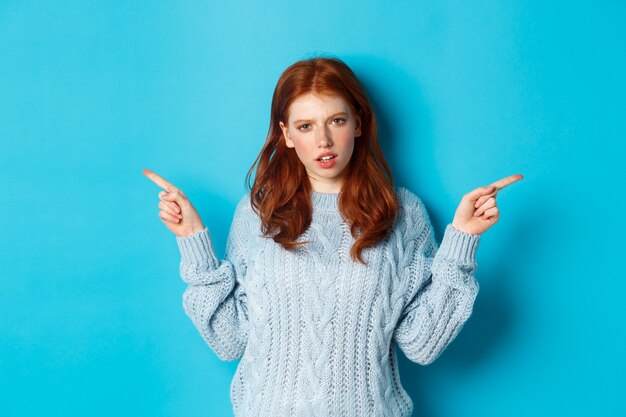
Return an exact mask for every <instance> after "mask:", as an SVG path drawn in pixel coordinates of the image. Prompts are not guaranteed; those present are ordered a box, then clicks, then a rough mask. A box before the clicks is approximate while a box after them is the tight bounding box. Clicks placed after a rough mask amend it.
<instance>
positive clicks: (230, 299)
mask: <svg viewBox="0 0 626 417" xmlns="http://www.w3.org/2000/svg"><path fill="white" fill-rule="evenodd" d="M246 203H248V204H249V199H248V197H247V196H246V197H244V198H243V199H242V200H241V201H240V202H239V203H238V205H237V207H236V209H235V214H234V217H233V222H232V224H231V227H230V231H229V234H228V240H227V244H226V255H225V259H223V260H219V259H217V257H216V255H215V249H214V247H213V241H212V239H211V235H210V233H209V230H208V229H207V228H204V229H203V230H201V231H198V232H196V233H195V234H193V235H191V236H186V237H178V236H177V237H176V241H177V243H178V247H179V249H180V254H181V262H180V275H181V278H182V279H183V281H185V282H186V283H187V288H186V289H185V292H184V294H183V308H184V310H185V313H186V314H187V316H189V318H190V319H191V321H192V322H193V324H194V326H195V327H196V328H197V329H198V331H199V332H200V335H201V336H202V338H203V339H204V341H205V342H206V343H207V344H208V345H209V347H211V349H212V350H213V351H214V352H215V354H216V355H217V356H218V357H219V358H220V359H222V360H225V361H232V360H235V359H238V358H240V357H241V356H242V355H243V351H244V349H245V347H246V341H247V338H248V312H247V306H246V293H245V288H244V285H243V282H242V281H243V278H244V276H245V274H246V257H245V255H246V238H247V236H248V234H247V228H246V226H247V221H248V220H247V218H246V215H245V213H244V204H246Z"/></svg>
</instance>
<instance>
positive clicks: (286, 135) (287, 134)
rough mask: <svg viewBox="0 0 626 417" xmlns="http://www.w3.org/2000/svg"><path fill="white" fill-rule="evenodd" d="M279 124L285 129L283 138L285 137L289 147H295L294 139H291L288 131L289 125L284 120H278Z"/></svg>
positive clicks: (281, 128)
mask: <svg viewBox="0 0 626 417" xmlns="http://www.w3.org/2000/svg"><path fill="white" fill-rule="evenodd" d="M278 125H279V126H280V130H282V131H283V138H284V139H285V145H287V147H288V148H293V147H294V146H295V145H294V144H293V141H292V140H291V139H289V133H288V132H287V126H285V124H284V123H283V122H282V121H281V122H278Z"/></svg>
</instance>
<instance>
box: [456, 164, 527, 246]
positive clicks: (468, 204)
mask: <svg viewBox="0 0 626 417" xmlns="http://www.w3.org/2000/svg"><path fill="white" fill-rule="evenodd" d="M522 178H524V177H523V176H522V175H521V174H515V175H511V176H510V177H506V178H502V179H501V180H498V181H496V182H494V183H492V184H491V185H488V186H487V187H478V188H476V189H475V190H473V191H470V192H469V193H467V194H465V195H464V196H463V198H462V199H461V204H459V207H458V208H457V209H456V213H454V220H453V221H452V226H454V227H455V228H456V229H458V230H460V231H462V232H465V233H469V234H473V235H479V234H481V233H484V232H485V231H487V229H489V228H490V227H491V226H493V225H494V224H496V222H497V221H498V220H499V219H500V211H499V210H498V206H497V205H496V195H497V194H498V191H500V190H501V189H503V188H504V187H506V186H507V185H510V184H513V183H514V182H516V181H519V180H521V179H522Z"/></svg>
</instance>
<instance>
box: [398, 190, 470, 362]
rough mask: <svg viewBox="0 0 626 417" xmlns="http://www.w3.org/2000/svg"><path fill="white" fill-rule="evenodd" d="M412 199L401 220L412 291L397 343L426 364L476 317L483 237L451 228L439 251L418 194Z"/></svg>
mask: <svg viewBox="0 0 626 417" xmlns="http://www.w3.org/2000/svg"><path fill="white" fill-rule="evenodd" d="M408 200H409V201H408V202H407V203H408V207H407V208H406V210H407V215H406V218H405V221H403V229H404V230H403V231H404V234H405V236H404V239H405V242H406V243H405V245H404V248H405V252H404V257H403V258H402V259H403V260H405V262H402V264H401V267H400V273H401V274H402V277H401V279H402V280H403V282H406V283H407V287H408V291H407V296H406V297H405V305H404V308H403V310H402V313H401V314H400V318H399V320H398V323H397V325H396V328H395V330H394V340H395V341H396V343H397V344H398V346H399V347H400V349H401V350H402V351H403V352H404V354H405V355H406V356H407V358H408V359H409V360H411V361H413V362H416V363H419V364H421V365H428V364H430V363H432V362H433V361H434V360H435V359H437V357H439V355H440V354H441V352H442V351H443V350H444V349H445V348H446V347H447V346H448V345H449V344H450V343H451V342H452V340H454V338H455V337H456V336H457V334H458V333H459V332H460V330H461V328H462V327H463V325H464V324H465V322H466V321H467V319H468V318H469V317H470V315H471V314H472V309H473V305H474V301H475V299H476V296H477V294H478V290H479V285H478V282H477V281H476V279H475V278H474V272H475V270H476V268H477V264H476V250H477V248H478V243H479V241H480V235H474V234H468V233H464V232H462V231H460V230H458V229H456V228H455V227H454V226H452V224H448V225H447V226H446V229H445V233H444V237H443V239H442V242H441V246H440V247H439V248H437V243H436V241H435V234H434V230H433V227H432V224H431V222H430V218H429V216H428V212H427V211H426V208H425V207H424V204H423V203H422V201H421V200H420V198H419V197H417V196H415V195H412V198H411V197H408Z"/></svg>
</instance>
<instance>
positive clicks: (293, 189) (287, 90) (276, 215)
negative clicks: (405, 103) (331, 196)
mask: <svg viewBox="0 0 626 417" xmlns="http://www.w3.org/2000/svg"><path fill="white" fill-rule="evenodd" d="M307 93H314V94H319V95H338V96H341V97H342V98H343V99H344V100H346V102H347V103H349V105H350V106H351V108H352V111H353V112H354V114H355V115H360V117H361V136H359V137H357V138H355V141H354V150H353V153H352V157H351V159H350V162H349V163H348V165H347V166H346V168H344V169H345V170H346V172H345V173H344V176H343V181H342V186H341V191H340V192H339V196H338V207H339V211H340V213H341V216H342V218H343V219H344V220H345V221H346V222H347V223H348V224H349V225H350V232H351V234H352V236H353V237H354V239H355V242H354V245H353V246H352V248H351V249H350V257H351V258H352V259H353V261H355V262H356V261H358V262H361V263H363V264H367V262H365V261H364V259H363V257H362V251H363V249H365V248H368V247H373V246H375V245H376V244H378V243H379V242H381V241H383V240H385V239H386V238H387V236H388V234H389V233H390V232H391V229H392V228H393V225H394V222H395V219H396V216H397V212H398V207H399V203H398V197H397V195H396V193H395V190H394V185H393V177H392V174H391V170H390V169H389V166H388V165H387V163H386V162H385V159H384V157H383V153H382V151H381V149H380V146H379V144H378V137H377V134H376V119H375V117H374V113H373V111H372V107H371V105H370V102H369V99H368V97H367V94H366V93H365V90H364V89H363V87H362V86H361V83H360V82H359V80H358V79H357V77H356V75H355V74H354V72H352V70H351V69H350V68H349V67H348V66H347V65H346V64H345V63H344V62H343V61H342V60H340V59H338V58H332V57H316V58H310V59H306V60H301V61H298V62H296V63H294V64H292V65H291V66H289V67H288V68H287V69H286V70H285V71H284V72H283V74H282V75H281V76H280V78H279V80H278V83H277V84H276V88H275V89H274V95H273V97H272V108H271V118H270V126H269V132H268V134H267V139H266V141H265V144H264V145H263V149H262V150H261V152H260V153H259V155H258V156H257V158H256V159H255V161H254V163H253V164H252V166H251V167H250V169H249V171H248V174H247V175H246V184H247V185H248V187H249V188H250V177H251V175H252V171H253V170H254V167H255V166H256V165H257V163H258V166H257V169H256V176H255V179H254V184H253V185H252V186H251V188H250V204H251V206H252V208H253V209H254V211H255V212H256V213H257V214H258V215H259V217H260V219H261V231H262V233H263V234H264V235H265V236H269V237H272V239H273V240H274V241H275V242H276V243H279V244H280V245H281V246H283V248H285V249H286V250H293V249H297V248H299V247H300V246H302V245H304V244H306V243H308V242H309V241H304V242H299V241H296V239H297V238H298V237H299V236H300V235H301V234H302V233H304V232H305V231H306V230H307V229H308V227H309V225H310V224H311V221H312V211H313V207H312V203H311V192H312V187H311V183H310V180H309V178H308V175H307V172H306V169H305V167H304V164H303V163H302V162H301V161H300V159H299V158H298V155H297V154H296V152H295V150H294V149H292V148H289V147H287V145H286V143H285V140H284V136H283V133H282V130H281V129H280V125H279V122H281V121H283V123H286V122H287V120H288V119H289V106H290V105H291V103H293V101H294V100H295V99H297V98H298V97H300V96H302V95H304V94H307Z"/></svg>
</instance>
